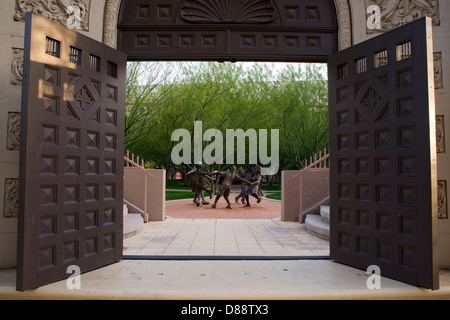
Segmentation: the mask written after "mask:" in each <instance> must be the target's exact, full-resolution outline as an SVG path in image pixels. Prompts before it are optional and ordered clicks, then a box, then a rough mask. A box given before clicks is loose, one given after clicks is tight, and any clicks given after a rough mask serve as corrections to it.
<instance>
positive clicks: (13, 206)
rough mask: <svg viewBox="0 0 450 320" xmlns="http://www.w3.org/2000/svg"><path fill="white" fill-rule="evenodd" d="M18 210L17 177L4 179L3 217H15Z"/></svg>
mask: <svg viewBox="0 0 450 320" xmlns="http://www.w3.org/2000/svg"><path fill="white" fill-rule="evenodd" d="M18 212H19V179H5V198H4V203H3V218H17V214H18Z"/></svg>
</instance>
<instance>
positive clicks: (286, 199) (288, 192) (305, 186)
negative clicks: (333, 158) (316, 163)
mask: <svg viewBox="0 0 450 320" xmlns="http://www.w3.org/2000/svg"><path fill="white" fill-rule="evenodd" d="M299 173H300V171H283V172H282V173H281V220H283V221H298V220H299V215H300V211H301V210H302V209H303V212H304V211H306V210H307V209H309V208H311V207H312V206H314V205H316V204H317V203H319V202H320V201H322V200H323V199H325V198H326V197H327V196H328V195H329V194H330V183H329V180H328V178H329V175H330V173H329V169H324V168H321V169H315V168H311V169H308V170H307V171H305V172H303V173H302V178H300V175H298V174H299ZM296 175H297V176H296ZM294 176H296V177H295V178H293V177H294ZM300 183H301V185H300ZM302 201H303V203H302Z"/></svg>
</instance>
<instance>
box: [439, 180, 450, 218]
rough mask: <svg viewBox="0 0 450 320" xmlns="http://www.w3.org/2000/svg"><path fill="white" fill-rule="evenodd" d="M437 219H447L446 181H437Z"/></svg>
mask: <svg viewBox="0 0 450 320" xmlns="http://www.w3.org/2000/svg"><path fill="white" fill-rule="evenodd" d="M437 194H438V217H439V219H448V204H447V180H439V181H438V189H437Z"/></svg>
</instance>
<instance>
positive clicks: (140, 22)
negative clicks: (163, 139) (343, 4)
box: [105, 0, 338, 62]
mask: <svg viewBox="0 0 450 320" xmlns="http://www.w3.org/2000/svg"><path fill="white" fill-rule="evenodd" d="M111 8H115V6H114V3H112V4H110V5H109V6H107V9H108V10H110V9H111ZM117 26H118V29H119V32H118V48H119V49H120V50H121V51H124V52H126V53H127V55H128V59H129V60H142V59H150V60H215V61H236V60H241V61H242V60H243V61H246V60H251V61H311V62H325V61H326V57H327V56H328V55H329V54H331V53H333V52H336V51H337V33H338V28H337V22H336V12H335V9H334V2H333V1H332V0H318V1H312V2H302V1H298V0H241V1H235V0H158V1H147V2H144V1H139V0H128V1H126V2H122V6H121V9H120V12H119V22H118V25H117ZM105 27H106V25H105ZM105 34H106V35H107V37H108V38H109V33H105ZM107 41H109V40H108V39H105V42H107Z"/></svg>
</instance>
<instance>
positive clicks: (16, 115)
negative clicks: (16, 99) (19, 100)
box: [6, 112, 20, 150]
mask: <svg viewBox="0 0 450 320" xmlns="http://www.w3.org/2000/svg"><path fill="white" fill-rule="evenodd" d="M6 149H7V150H20V112H8V133H7V141H6Z"/></svg>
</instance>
